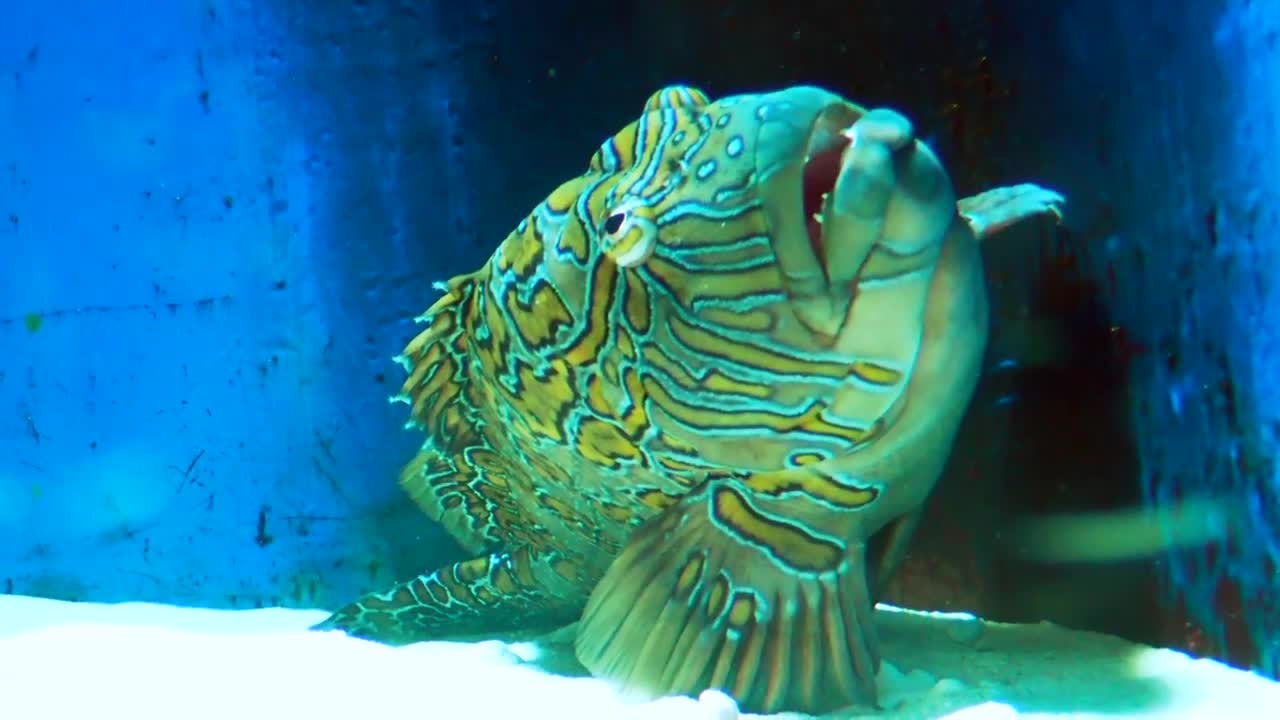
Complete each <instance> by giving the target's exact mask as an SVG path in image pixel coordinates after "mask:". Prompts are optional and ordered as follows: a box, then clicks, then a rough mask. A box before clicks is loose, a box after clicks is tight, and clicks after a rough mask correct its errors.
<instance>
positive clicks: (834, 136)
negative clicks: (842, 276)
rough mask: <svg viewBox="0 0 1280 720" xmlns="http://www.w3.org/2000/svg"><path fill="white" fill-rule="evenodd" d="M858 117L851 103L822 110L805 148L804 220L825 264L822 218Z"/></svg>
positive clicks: (821, 261) (821, 260) (813, 246)
mask: <svg viewBox="0 0 1280 720" xmlns="http://www.w3.org/2000/svg"><path fill="white" fill-rule="evenodd" d="M857 119H858V116H857V113H856V111H855V110H854V109H853V108H851V107H849V106H847V105H839V104H837V105H831V106H828V107H827V108H826V109H824V110H823V111H822V112H821V113H819V114H818V117H817V119H816V120H815V121H814V123H813V128H812V129H811V130H810V132H809V140H808V144H807V146H806V148H805V162H804V173H803V178H804V179H803V183H804V187H803V197H804V208H803V209H804V221H805V229H806V230H807V231H808V233H809V245H810V246H811V247H812V248H813V253H814V255H815V256H816V257H817V258H818V262H819V263H820V264H821V265H822V266H823V267H824V268H825V267H826V257H825V253H824V252H823V249H822V222H823V220H824V219H825V217H826V212H827V199H828V196H829V195H830V194H831V191H832V190H834V189H835V185H836V178H838V177H839V176H840V166H841V159H842V157H843V155H844V151H845V149H847V148H848V147H849V144H850V142H852V140H851V138H850V136H849V134H848V131H849V128H851V127H853V123H854V122H855V121H856V120H857Z"/></svg>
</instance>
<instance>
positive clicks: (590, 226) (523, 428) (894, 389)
mask: <svg viewBox="0 0 1280 720" xmlns="http://www.w3.org/2000/svg"><path fill="white" fill-rule="evenodd" d="M1063 202H1064V201H1063V198H1062V197H1061V196H1060V195H1059V194H1057V193H1056V192H1054V191H1052V190H1048V189H1046V188H1042V187H1040V186H1038V185H1035V184H1031V183H1025V184H1022V185H1016V186H1010V187H1003V188H996V189H993V190H991V191H988V192H986V193H981V194H979V195H976V196H973V197H970V198H964V199H960V200H957V199H956V197H955V194H954V190H953V188H952V185H951V180H950V178H949V176H948V175H947V173H946V171H945V170H944V169H943V168H942V166H941V164H940V162H939V161H938V159H937V157H936V156H935V155H934V153H933V152H932V151H931V150H930V149H929V148H928V147H927V145H926V144H924V143H922V142H920V141H919V140H917V139H916V138H915V133H914V129H913V127H912V125H911V122H910V121H909V120H908V119H907V118H906V117H905V116H904V115H902V114H900V113H898V112H897V111H895V110H892V109H888V108H871V109H868V108H864V107H862V106H860V105H858V104H856V103H854V102H852V101H850V100H846V99H844V98H843V97H841V96H839V95H837V94H835V93H833V92H831V91H829V90H827V89H824V88H820V87H817V86H812V85H799V86H791V87H784V88H780V89H776V90H770V91H766V92H759V93H750V94H747V93H744V94H739V95H730V96H726V97H722V98H720V99H718V100H716V101H714V102H713V101H712V100H711V99H710V98H709V96H708V95H707V94H706V93H705V92H703V91H702V90H700V89H698V88H695V87H691V86H686V85H673V86H668V87H663V88H660V89H659V90H657V91H656V92H654V93H653V94H652V95H651V96H650V97H649V98H648V99H647V101H646V102H645V104H644V107H643V110H642V112H641V113H640V115H639V117H638V118H636V119H635V120H633V121H631V122H630V123H629V124H627V125H626V126H625V127H623V128H622V129H621V130H620V131H618V132H617V133H616V134H615V135H613V136H612V137H609V138H608V139H606V140H605V141H604V142H603V143H602V144H601V145H600V146H599V147H598V149H596V150H595V152H594V154H593V155H592V156H591V158H590V160H589V162H588V164H587V168H586V170H585V172H583V174H581V175H579V176H577V177H574V178H571V179H568V180H567V181H564V182H563V183H562V184H560V185H559V186H558V187H557V188H555V189H554V190H553V191H551V193H550V194H549V195H548V196H547V197H546V199H545V200H544V201H543V202H541V203H540V204H538V205H537V206H536V207H535V208H533V210H532V211H531V212H529V213H528V214H527V215H526V216H525V217H523V219H521V220H520V221H519V223H518V224H517V225H516V227H515V229H514V230H513V231H512V232H511V233H510V234H509V235H508V236H507V237H506V238H505V239H504V240H503V241H502V243H501V244H500V245H499V246H498V247H497V249H496V250H495V251H494V252H493V254H492V255H491V257H490V258H489V259H488V261H487V262H486V263H485V264H484V265H483V266H481V267H480V268H479V269H477V270H475V271H473V272H470V273H466V274H462V275H458V276H456V277H453V278H452V279H450V280H448V281H447V282H446V283H443V284H442V285H441V287H440V289H441V290H442V296H441V297H439V299H438V300H436V301H435V302H434V304H432V305H431V306H430V307H429V309H427V310H426V312H425V313H423V314H422V315H421V316H420V317H418V318H417V320H418V322H419V323H421V324H422V326H423V327H422V328H421V330H420V332H418V334H417V335H416V336H415V337H414V338H413V339H412V341H410V342H409V343H408V345H407V346H406V347H405V348H404V350H403V352H402V353H401V354H400V355H399V356H398V359H399V361H400V362H401V364H402V365H403V366H404V368H405V370H406V374H407V377H406V379H405V381H404V384H403V387H402V388H401V392H400V393H399V394H398V395H397V396H396V398H395V399H396V400H399V401H402V402H404V403H406V404H408V405H409V416H410V420H409V423H408V425H409V426H410V427H412V428H414V429H416V430H418V431H420V432H421V433H422V437H423V442H422V445H421V448H420V449H419V450H418V452H417V453H416V454H415V455H414V456H413V457H412V458H411V459H410V460H409V461H408V462H407V464H406V465H405V466H404V467H403V470H402V471H401V473H400V478H399V482H400V485H401V487H402V488H403V490H404V491H405V492H406V493H407V494H408V496H409V497H411V498H412V500H413V501H414V502H416V503H417V505H418V506H419V507H420V508H421V509H422V510H423V511H424V512H425V513H426V514H427V515H428V516H429V517H430V518H431V519H433V520H435V521H437V522H439V523H440V524H441V525H442V526H443V527H444V528H445V529H446V530H447V531H448V533H449V534H450V535H451V536H452V537H453V538H454V539H455V540H456V541H457V543H458V544H459V545H460V546H461V547H462V548H463V549H464V550H465V551H466V553H467V555H468V559H463V560H461V561H459V562H456V563H453V564H450V565H447V566H444V567H441V568H437V569H432V570H429V571H427V572H424V573H423V574H421V575H419V576H416V577H413V578H409V579H407V580H405V581H403V582H399V583H397V584H395V585H393V586H391V587H388V588H385V589H380V590H376V591H371V592H369V593H367V594H366V595H364V596H362V597H360V598H357V599H356V600H354V601H353V602H351V603H350V604H348V605H347V606H345V607H342V608H340V609H338V610H337V611H335V612H334V613H333V614H332V615H331V616H330V617H329V618H328V619H327V620H325V621H323V622H321V623H319V624H317V625H316V626H315V628H316V629H318V630H339V631H343V632H345V633H347V634H349V635H353V636H356V637H361V638H366V639H369V640H374V641H377V642H382V643H387V644H393V645H398V644H405V643H413V642H419V641H424V640H433V639H445V638H461V637H470V636H491V635H495V634H501V633H505V632H521V631H526V632H527V631H530V630H535V629H548V630H551V629H555V628H558V627H562V626H565V625H568V624H571V623H574V622H577V623H578V624H577V630H576V638H575V640H574V652H575V654H576V656H577V659H578V660H579V661H580V662H581V664H582V665H583V666H584V667H585V668H586V669H587V670H588V671H590V672H591V673H592V674H593V675H595V676H597V677H600V678H604V679H606V680H609V681H611V682H613V683H615V684H617V685H618V686H619V687H621V688H622V689H623V690H625V691H626V692H629V693H633V694H637V695H644V696H653V697H656V696H663V695H678V694H693V695H696V694H697V693H699V692H701V691H703V690H706V689H718V690H721V691H723V692H725V693H726V694H728V695H730V696H731V697H733V698H734V699H735V700H736V701H737V702H738V703H739V705H740V706H741V707H742V708H743V709H744V710H747V711H753V712H775V711H783V710H788V711H798V712H815V713H816V712H825V711H828V710H831V709H834V708H838V707H845V706H850V705H858V704H861V705H872V706H874V705H875V703H876V701H877V690H876V685H875V678H876V675H877V672H878V668H879V663H880V654H879V649H878V642H877V636H876V633H875V628H874V625H873V619H872V611H873V605H874V602H875V598H876V597H877V593H878V592H879V591H880V590H881V589H882V588H884V587H885V584H886V582H887V581H888V579H889V578H890V577H891V575H892V572H893V570H894V569H895V567H896V566H897V565H898V564H899V563H900V562H901V560H902V559H903V555H904V553H905V550H906V547H907V545H908V542H909V539H910V536H911V534H912V532H913V531H914V529H915V526H916V524H917V523H918V521H919V517H920V508H921V505H922V504H923V503H924V501H925V499H926V498H927V496H928V495H929V494H930V492H931V489H932V487H933V485H934V483H935V482H936V480H937V478H938V476H939V474H940V472H941V469H942V466H943V463H944V462H945V461H946V458H947V456H948V455H949V453H950V450H951V445H952V443H953V439H954V436H955V433H956V430H957V426H958V425H959V423H960V419H961V416H962V414H963V413H964V410H965V407H966V405H967V403H968V402H969V400H970V397H971V395H972V393H973V390H974V386H975V383H976V380H977V377H978V373H979V366H980V362H981V358H982V355H983V349H984V346H985V343H986V338H987V327H988V319H987V313H988V307H987V296H986V290H985V285H984V276H983V270H982V265H981V253H980V241H981V240H982V239H984V238H985V237H988V236H989V235H991V234H993V233H995V232H998V231H999V230H1001V229H1003V228H1005V227H1008V226H1009V225H1012V224H1014V223H1017V222H1020V221H1022V220H1024V219H1027V218H1031V217H1036V216H1053V217H1055V218H1057V219H1058V220H1061V210H1060V208H1061V205H1062V203H1063Z"/></svg>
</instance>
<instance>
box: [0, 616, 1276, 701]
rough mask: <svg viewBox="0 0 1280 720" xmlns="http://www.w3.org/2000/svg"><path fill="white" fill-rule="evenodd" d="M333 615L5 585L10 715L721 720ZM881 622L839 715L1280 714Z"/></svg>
mask: <svg viewBox="0 0 1280 720" xmlns="http://www.w3.org/2000/svg"><path fill="white" fill-rule="evenodd" d="M324 615H325V614H324V613H323V612H316V611H299V610H280V609H268V610H252V611H217V610H199V609H186V608H177V607H171V606H165V605H146V604H133V603H131V604H123V605H99V604H90V603H65V602H57V601H51V600H40V599H35V598H27V597H18V596H0V718H4V719H5V720H45V719H49V720H55V719H56V720H70V719H71V718H121V719H122V720H124V719H126V718H127V719H128V720H150V719H152V718H156V719H160V718H164V719H165V720H197V719H201V718H209V719H213V718H218V719H220V720H222V719H232V718H234V719H235V720H254V719H256V718H263V719H264V720H265V719H270V720H282V719H284V718H306V720H318V719H322V718H335V719H337V718H341V719H343V720H356V719H358V718H369V717H402V718H414V719H415V720H452V719H454V718H457V719H458V720H483V719H486V718H497V719H505V718H520V719H521V720H526V719H531V718H532V719H540V718H548V719H551V718H555V719H557V720H559V719H570V718H572V719H578V718H580V719H581V720H606V719H607V720H615V719H640V718H653V719H654V720H681V719H684V718H688V719H689V720H693V719H695V718H699V719H705V720H713V719H718V718H720V717H725V714H724V713H725V710H726V708H724V707H720V706H719V705H718V704H717V701H716V699H715V698H706V699H705V700H704V702H703V703H701V704H700V703H698V702H697V701H695V700H692V699H688V698H667V699H664V700H660V701H657V702H650V703H636V702H634V701H630V702H629V701H626V700H623V699H622V698H620V697H619V696H618V694H617V693H615V692H614V691H613V690H612V689H611V687H610V686H609V685H608V684H606V683H604V682H601V681H598V680H595V679H592V678H589V677H582V676H576V677H575V676H571V675H556V674H552V673H551V672H550V671H549V669H553V668H560V669H561V670H562V671H563V670H564V669H565V668H573V667H574V665H575V663H573V662H572V661H571V659H570V658H571V652H570V651H569V649H568V648H567V646H565V645H563V644H561V643H559V642H557V641H555V640H547V641H543V642H540V643H513V644H505V643H501V642H497V641H491V642H485V643H469V644H464V643H423V644H420V645H415V646H410V647H406V648H399V649H393V648H387V647H383V646H380V645H376V644H373V643H368V642H363V641H360V640H354V639H351V638H348V637H345V636H343V635H341V634H339V633H316V632H309V631H307V630H306V629H305V628H306V627H307V626H308V625H310V624H311V623H314V622H317V621H319V620H320V619H322V618H323V617H324ZM879 623H880V626H881V633H882V637H883V648H884V652H885V657H886V659H887V661H888V663H890V664H889V665H887V666H886V668H885V670H884V672H883V673H882V674H881V678H880V681H881V686H882V694H883V703H882V704H883V706H884V709H883V711H881V712H878V713H867V712H865V711H863V712H854V711H850V712H843V713H838V714H837V715H833V716H832V717H840V718H855V717H864V716H865V717H876V718H883V719H885V720H890V719H895V720H896V719H897V718H922V719H923V718H942V717H946V718H954V719H959V718H964V719H965V720H978V719H985V720H992V719H997V718H1012V717H1027V718H1045V717H1075V718H1088V717H1097V718H1103V717H1105V718H1110V719H1111V720H1117V719H1120V718H1214V719H1227V718H1230V719H1231V720H1250V719H1252V718H1257V719H1258V720H1263V719H1266V720H1276V719H1277V718H1280V684H1278V683H1275V682H1272V681H1269V680H1265V679H1263V678H1261V677H1259V676H1256V675H1253V674H1250V673H1246V672H1241V671H1238V670H1233V669H1231V668H1228V667H1226V666H1224V665H1221V664H1219V663H1214V662H1209V661H1204V660H1193V659H1191V658H1189V657H1187V656H1186V655H1183V654H1181V653H1177V652H1173V651H1169V650H1153V649H1151V648H1146V647H1142V646H1136V645H1133V644H1131V643H1127V642H1124V641H1122V640H1118V639H1116V638H1112V637H1107V636H1103V635H1097V634H1093V633H1081V632H1073V631H1068V630H1064V629H1062V628H1059V627H1055V626H1052V625H1049V624H1047V623H1042V624H1039V625H1002V624H996V623H985V622H982V621H979V620H976V619H974V618H972V617H970V616H966V615H954V614H951V615H943V614H927V613H915V612H907V611H900V610H895V609H893V608H886V607H883V606H882V607H881V610H880V613H879ZM568 672H573V671H572V670H571V669H570V670H569V671H568ZM723 700H724V699H723V698H721V699H720V702H721V703H722V702H723ZM729 710H730V711H731V710H732V709H731V708H729ZM729 716H732V712H730V713H729ZM744 717H750V716H744Z"/></svg>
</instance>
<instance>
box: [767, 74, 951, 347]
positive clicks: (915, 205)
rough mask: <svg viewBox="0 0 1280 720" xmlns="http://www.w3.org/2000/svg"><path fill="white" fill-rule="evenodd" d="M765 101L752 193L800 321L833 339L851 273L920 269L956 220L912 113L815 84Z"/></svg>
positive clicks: (946, 183) (852, 287) (944, 180)
mask: <svg viewBox="0 0 1280 720" xmlns="http://www.w3.org/2000/svg"><path fill="white" fill-rule="evenodd" d="M784 94H789V95H791V96H792V97H790V98H787V99H786V100H780V101H777V102H769V101H768V98H766V100H765V101H764V102H763V104H762V109H761V117H762V122H761V127H760V134H759V136H758V138H757V145H756V148H757V149H756V168H757V182H758V183H759V186H758V187H759V192H760V196H761V199H762V202H763V203H764V208H765V213H766V215H767V217H768V218H769V225H770V235H771V237H772V238H773V243H774V251H775V253H776V255H777V257H778V264H779V268H780V270H781V273H782V276H783V282H784V285H785V286H786V290H787V292H788V295H789V296H790V298H791V301H792V304H793V306H794V307H795V309H796V312H797V315H798V316H799V318H800V320H801V321H802V322H804V323H805V324H806V325H807V326H809V327H810V329H811V330H813V331H814V332H815V334H816V335H818V336H820V337H826V338H828V339H831V340H832V341H834V338H836V337H837V336H838V335H839V333H840V329H841V328H842V327H843V326H844V325H845V323H846V321H847V319H848V315H849V310H850V306H851V304H852V302H853V298H854V295H855V294H856V291H857V285H858V279H859V277H860V276H862V275H863V274H864V273H865V272H867V271H868V269H869V263H872V264H874V261H873V260H874V259H873V254H877V253H878V255H879V256H880V257H881V258H883V259H884V260H883V261H882V262H881V263H880V264H881V265H885V263H888V264H889V265H893V264H894V263H895V262H896V263H897V265H901V266H903V267H904V269H905V270H915V269H918V268H920V267H925V268H927V267H928V266H929V265H930V263H931V262H932V261H933V259H934V258H935V257H936V254H937V251H938V249H939V248H940V247H941V244H942V239H943V237H944V235H945V233H946V231H947V228H948V227H949V226H950V224H951V222H952V221H953V220H954V219H955V215H956V209H955V194H954V191H953V190H952V187H951V182H950V179H949V177H948V176H947V174H946V172H945V170H944V169H943V168H942V166H941V163H939V162H938V159H937V158H936V157H935V156H934V154H933V153H932V151H930V150H929V148H928V147H927V146H925V145H924V144H923V143H921V142H919V141H917V140H916V139H915V136H914V129H913V127H912V125H911V123H910V121H909V120H907V119H906V118H905V117H903V116H902V115H900V114H899V113H897V112H894V111H892V110H887V109H875V110H870V111H868V110H866V109H864V108H862V107H860V106H858V105H855V104H853V103H850V102H848V101H847V100H844V99H843V98H840V97H839V96H837V95H834V94H832V93H828V92H826V91H822V90H820V89H817V88H808V87H801V88H792V89H789V90H787V91H783V92H782V93H777V95H784Z"/></svg>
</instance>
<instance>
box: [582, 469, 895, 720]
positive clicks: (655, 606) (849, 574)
mask: <svg viewBox="0 0 1280 720" xmlns="http://www.w3.org/2000/svg"><path fill="white" fill-rule="evenodd" d="M795 517H796V516H795V515H791V516H789V517H782V516H781V514H779V513H777V512H775V511H774V507H773V506H772V505H766V504H765V503H761V502H756V501H755V499H753V497H752V493H751V492H750V490H749V489H748V488H747V487H746V486H745V485H743V484H741V483H739V482H737V481H736V480H716V481H713V482H711V483H709V484H708V485H704V486H703V488H701V489H700V490H699V491H697V492H696V493H694V494H692V495H690V496H687V497H685V498H684V499H683V500H681V502H680V503H678V504H676V505H675V506H673V507H671V508H669V509H668V510H666V511H665V512H664V513H663V514H662V515H660V516H658V517H657V518H655V519H654V520H653V521H651V522H650V523H649V524H647V525H645V526H644V527H642V528H640V529H638V530H637V531H636V533H635V534H633V536H632V537H631V539H630V541H629V542H628V544H627V546H626V547H625V548H624V549H623V551H622V553H621V554H620V555H619V556H618V558H617V559H616V560H615V561H614V562H613V564H612V565H611V566H610V567H609V569H608V571H607V572H606V573H605V576H604V578H603V580H601V582H600V583H599V584H598V585H597V586H596V589H595V591H594V592H593V593H592V595H591V597H590V599H589V600H588V602H587V607H586V610H585V611H584V613H583V615H582V621H581V623H580V625H579V628H578V637H577V640H576V651H577V655H578V659H579V661H580V662H582V664H583V665H584V666H586V667H587V669H589V670H590V671H591V672H592V673H593V674H594V675H596V676H599V677H603V678H606V679H609V680H612V681H614V682H617V683H619V684H621V685H622V686H623V688H624V690H625V691H628V692H632V693H637V694H642V695H647V696H659V695H678V694H686V695H695V694H697V693H699V692H701V691H702V690H705V689H708V688H715V689H719V690H722V691H724V692H725V693H727V694H729V695H731V696H732V697H734V699H736V700H737V701H738V703H739V705H740V707H741V708H742V709H743V710H744V711H748V712H765V713H768V712H778V711H786V710H790V711H800V712H808V713H822V712H827V711H830V710H833V709H836V708H840V707H846V706H849V705H855V704H863V705H874V704H875V702H876V686H875V676H876V673H877V670H878V668H879V651H878V648H877V643H876V635H875V630H874V627H873V626H872V601H871V597H870V593H869V590H868V587H867V572H866V566H865V561H864V547H863V545H862V544H861V543H859V544H856V545H848V544H846V543H845V542H843V541H840V540H837V539H835V538H832V537H830V536H828V535H825V534H823V533H822V532H820V531H818V530H817V529H815V528H813V527H810V526H809V525H807V524H805V523H802V522H800V521H797V520H796V519H794V518H795Z"/></svg>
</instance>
